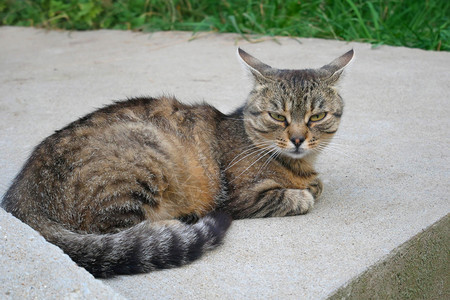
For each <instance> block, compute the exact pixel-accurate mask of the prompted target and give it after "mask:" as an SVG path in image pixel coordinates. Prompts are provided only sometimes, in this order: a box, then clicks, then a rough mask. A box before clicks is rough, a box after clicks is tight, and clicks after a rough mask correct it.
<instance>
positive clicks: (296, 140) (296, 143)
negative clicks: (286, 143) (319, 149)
mask: <svg viewBox="0 0 450 300" xmlns="http://www.w3.org/2000/svg"><path fill="white" fill-rule="evenodd" d="M304 141H305V138H304V137H302V136H296V137H293V138H291V142H292V144H294V146H295V147H296V148H297V149H298V148H299V147H300V146H301V144H302V143H303V142H304Z"/></svg>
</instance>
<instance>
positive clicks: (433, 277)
mask: <svg viewBox="0 0 450 300" xmlns="http://www.w3.org/2000/svg"><path fill="white" fill-rule="evenodd" d="M449 240H450V214H447V215H446V216H445V217H443V218H442V219H440V220H439V221H437V222H436V223H434V224H433V225H431V226H429V227H428V228H426V229H424V230H423V231H422V232H420V233H418V234H417V235H415V236H414V237H412V238H411V239H410V240H408V241H407V242H406V243H404V244H402V245H401V246H399V247H397V248H396V249H395V250H393V251H392V252H391V253H390V254H389V255H388V256H387V257H386V258H385V259H384V260H382V261H381V262H379V263H377V264H375V265H374V266H372V267H371V268H369V269H368V270H366V271H365V272H363V273H362V274H361V275H359V276H357V277H356V278H353V279H352V280H351V281H350V282H349V283H347V284H346V285H345V286H343V287H341V288H339V289H338V290H337V291H336V292H334V293H333V294H332V295H331V296H329V297H328V299H329V300H336V299H450V276H449V273H448V270H450V242H449Z"/></svg>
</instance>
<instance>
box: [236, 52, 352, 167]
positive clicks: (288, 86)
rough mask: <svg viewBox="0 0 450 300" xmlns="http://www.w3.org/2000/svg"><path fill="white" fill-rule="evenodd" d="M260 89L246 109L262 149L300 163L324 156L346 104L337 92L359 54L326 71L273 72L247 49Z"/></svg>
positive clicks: (255, 89)
mask: <svg viewBox="0 0 450 300" xmlns="http://www.w3.org/2000/svg"><path fill="white" fill-rule="evenodd" d="M238 55H239V57H240V58H241V61H242V63H243V64H244V66H245V67H246V68H247V69H248V71H249V72H250V73H251V74H252V77H253V79H254V87H253V90H252V91H251V92H250V95H249V97H248V100H247V104H246V106H245V108H244V122H245V129H246V132H247V134H248V136H249V138H250V139H251V140H252V142H253V143H254V144H255V145H256V146H258V147H259V148H267V150H268V151H272V152H273V153H277V154H281V155H283V156H285V157H290V158H294V159H299V158H303V157H306V156H308V155H310V154H312V153H316V152H318V151H319V150H320V149H321V148H322V147H324V146H325V145H326V144H327V142H329V141H330V139H331V138H332V136H333V134H334V133H335V132H336V131H337V129H338V126H339V121H340V118H341V116H342V112H343V108H344V103H343V101H342V98H341V96H340V95H339V94H338V92H337V91H336V88H335V86H336V84H337V82H338V81H339V77H340V76H341V74H342V72H343V69H344V68H345V66H347V65H348V63H349V62H350V61H351V60H352V58H353V50H350V51H348V52H347V53H345V54H344V55H342V56H341V57H339V58H337V59H335V60H334V61H332V62H331V63H329V64H327V65H325V66H323V67H322V68H320V69H305V70H280V69H275V68H272V67H270V66H268V65H266V64H264V63H262V62H261V61H259V60H258V59H256V58H254V57H253V56H251V55H250V54H248V53H246V52H245V51H243V50H242V49H240V48H239V49H238Z"/></svg>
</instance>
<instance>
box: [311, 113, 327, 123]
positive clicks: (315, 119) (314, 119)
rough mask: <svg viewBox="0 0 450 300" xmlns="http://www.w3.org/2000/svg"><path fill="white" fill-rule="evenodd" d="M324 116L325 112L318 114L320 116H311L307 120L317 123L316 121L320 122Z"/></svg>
mask: <svg viewBox="0 0 450 300" xmlns="http://www.w3.org/2000/svg"><path fill="white" fill-rule="evenodd" d="M326 115H327V113H326V112H323V113H320V114H316V115H312V116H311V117H310V118H309V120H310V121H311V122H317V121H320V120H322V119H323V118H325V116H326Z"/></svg>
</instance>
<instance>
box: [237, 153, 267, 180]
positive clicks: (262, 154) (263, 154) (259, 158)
mask: <svg viewBox="0 0 450 300" xmlns="http://www.w3.org/2000/svg"><path fill="white" fill-rule="evenodd" d="M267 150H268V148H264V151H263V152H262V153H261V152H260V153H259V154H258V156H259V157H258V158H257V159H256V160H255V161H254V162H253V163H251V164H250V165H249V166H248V167H247V168H246V169H245V170H244V171H242V172H241V173H240V174H239V175H238V176H236V177H235V178H234V179H233V180H231V181H230V182H233V181H234V180H236V179H238V178H239V177H240V176H241V175H242V174H244V173H245V172H247V170H248V169H250V168H251V167H252V166H253V165H254V164H256V163H257V162H258V161H260V160H261V159H262V158H263V157H265V156H266V155H267V154H270V153H271V152H272V151H273V150H274V149H272V150H269V151H267Z"/></svg>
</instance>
